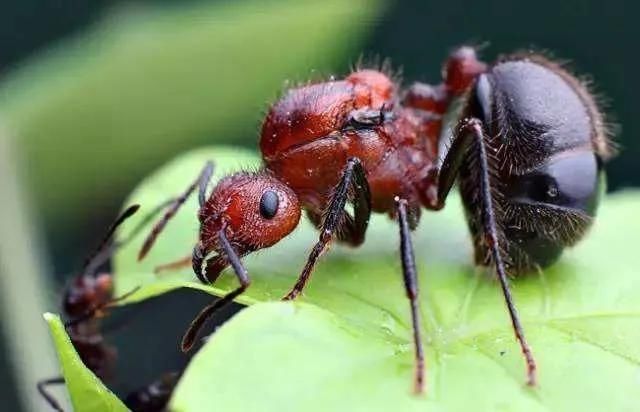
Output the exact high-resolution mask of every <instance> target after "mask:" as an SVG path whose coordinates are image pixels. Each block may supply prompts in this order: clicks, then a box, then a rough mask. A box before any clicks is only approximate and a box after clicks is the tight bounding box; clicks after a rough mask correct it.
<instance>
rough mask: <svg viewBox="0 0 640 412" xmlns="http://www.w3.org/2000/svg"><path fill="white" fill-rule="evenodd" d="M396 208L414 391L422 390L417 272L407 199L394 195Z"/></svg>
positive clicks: (422, 354)
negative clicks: (412, 347)
mask: <svg viewBox="0 0 640 412" xmlns="http://www.w3.org/2000/svg"><path fill="white" fill-rule="evenodd" d="M395 201H396V210H397V213H398V223H399V225H400V256H401V258H402V275H403V279H404V287H405V290H406V292H407V297H408V298H409V302H410V304H411V325H412V326H413V343H414V345H415V357H416V369H415V377H414V381H413V384H414V385H413V389H414V392H415V393H422V392H423V391H424V351H423V349H422V340H421V338H420V309H419V307H418V274H417V271H416V262H415V258H414V255H413V243H412V242H411V230H410V227H411V224H410V216H409V211H408V208H407V201H406V200H405V199H400V198H398V197H396V199H395Z"/></svg>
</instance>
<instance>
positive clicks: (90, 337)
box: [37, 200, 173, 411]
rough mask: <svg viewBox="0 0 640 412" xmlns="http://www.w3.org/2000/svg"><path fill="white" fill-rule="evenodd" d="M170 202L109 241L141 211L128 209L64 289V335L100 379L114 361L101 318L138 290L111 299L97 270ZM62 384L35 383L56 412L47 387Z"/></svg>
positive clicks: (107, 278)
mask: <svg viewBox="0 0 640 412" xmlns="http://www.w3.org/2000/svg"><path fill="white" fill-rule="evenodd" d="M172 202H173V200H170V201H168V202H166V203H163V204H162V205H160V206H158V207H157V208H156V209H154V210H153V211H151V212H150V213H149V214H148V215H147V216H146V217H145V218H144V219H142V221H141V223H140V224H138V226H137V227H136V228H135V229H134V230H133V231H132V232H131V234H130V235H129V236H128V237H127V239H125V240H124V241H122V242H111V238H112V236H113V234H114V233H115V231H116V229H117V228H118V227H119V226H120V225H121V224H122V223H124V221H126V220H127V219H128V218H130V217H131V216H133V215H134V214H135V213H136V212H137V211H138V209H139V208H140V206H139V205H133V206H130V207H128V208H127V209H126V210H125V211H124V212H123V213H122V214H121V215H120V216H119V217H118V218H117V219H116V220H115V222H113V224H112V225H111V226H110V227H109V229H108V230H107V233H106V234H105V236H104V238H103V239H102V242H101V243H100V245H99V246H98V248H97V249H96V250H95V251H94V252H93V254H91V255H90V256H89V257H88V258H87V259H86V261H85V264H84V266H83V269H82V270H81V272H80V274H79V275H78V276H76V277H75V278H73V279H72V281H71V283H70V284H69V286H67V288H66V289H65V292H64V295H63V299H62V311H63V313H64V316H65V318H66V322H65V328H66V330H67V334H68V335H69V339H70V340H71V343H72V345H73V347H74V348H75V350H76V352H77V353H78V356H79V357H80V359H81V360H82V362H83V363H84V365H85V366H86V367H87V368H88V369H89V370H91V371H92V372H93V373H94V374H95V375H96V376H97V377H98V378H99V379H100V380H108V379H109V378H110V377H111V375H112V373H113V370H112V369H113V364H114V363H115V360H116V349H115V348H114V347H113V346H112V345H109V344H108V343H107V342H106V340H105V338H104V335H103V333H102V330H101V326H102V318H103V317H104V316H105V315H106V310H108V308H109V307H111V306H113V305H114V304H115V303H117V302H118V301H121V300H124V299H125V298H127V297H129V296H131V295H132V294H133V293H134V292H136V291H137V289H138V288H135V289H133V290H131V291H130V292H128V293H126V294H124V295H122V296H119V297H117V298H114V297H113V276H112V275H111V274H110V273H106V272H98V269H99V268H100V267H101V266H102V265H104V264H105V263H106V261H107V260H108V259H109V258H110V257H111V255H112V254H113V253H114V252H115V250H116V249H117V248H118V247H120V246H122V245H124V244H126V243H127V242H128V241H129V240H131V239H132V238H133V237H135V235H136V234H137V233H139V232H140V230H141V229H142V228H144V226H145V225H146V224H147V223H148V222H149V221H150V220H151V219H153V218H154V217H155V216H157V215H158V213H159V212H161V211H162V210H163V209H164V208H166V207H167V205H169V204H171V203H172ZM64 383H65V380H64V378H63V377H62V376H58V377H54V378H50V379H45V380H42V381H39V382H38V384H37V388H38V391H39V392H40V394H41V395H42V396H43V397H44V398H45V400H46V401H47V403H49V405H51V407H52V408H53V409H55V410H56V411H63V409H62V407H61V406H60V404H59V403H58V402H57V401H56V400H55V398H54V397H53V396H52V395H51V394H50V393H49V392H48V391H47V389H46V388H47V386H50V385H61V384H64Z"/></svg>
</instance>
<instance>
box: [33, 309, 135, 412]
mask: <svg viewBox="0 0 640 412" xmlns="http://www.w3.org/2000/svg"><path fill="white" fill-rule="evenodd" d="M44 319H45V320H46V321H47V323H48V324H49V330H50V331H51V337H52V338H53V342H54V344H55V346H56V351H57V352H58V359H59V360H60V365H61V366H62V375H63V376H64V379H65V381H66V387H67V390H68V391H69V395H70V397H71V403H72V404H73V409H74V411H75V412H93V411H112V412H117V411H124V412H126V411H128V410H129V409H128V408H127V407H126V406H124V404H123V403H122V402H121V401H120V399H118V397H117V396H116V395H114V394H113V393H112V392H111V391H110V390H109V389H107V387H105V386H104V385H103V384H102V382H101V381H100V379H98V377H96V375H94V374H93V372H91V371H90V370H89V369H87V368H86V367H85V366H84V364H83V363H82V361H81V360H80V357H79V356H78V354H77V353H76V350H75V348H74V347H73V345H72V344H71V340H70V339H69V336H68V335H67V331H66V330H65V327H64V325H63V324H62V321H61V320H60V317H59V316H58V315H54V314H52V313H45V314H44Z"/></svg>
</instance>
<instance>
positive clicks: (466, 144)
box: [438, 118, 536, 386]
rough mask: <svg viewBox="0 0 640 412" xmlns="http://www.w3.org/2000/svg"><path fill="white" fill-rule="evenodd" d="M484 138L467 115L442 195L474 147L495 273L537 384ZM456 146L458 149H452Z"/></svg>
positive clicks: (477, 124) (442, 183) (448, 163)
mask: <svg viewBox="0 0 640 412" xmlns="http://www.w3.org/2000/svg"><path fill="white" fill-rule="evenodd" d="M472 143H475V144H473V145H472ZM485 145H486V142H485V141H484V132H483V129H482V121H480V120H478V119H475V118H471V119H466V120H465V121H464V123H463V125H462V126H461V127H460V129H459V131H458V133H457V136H456V138H455V140H454V142H453V145H452V147H451V149H450V150H449V153H448V154H447V157H446V158H445V161H444V164H443V169H442V172H441V175H440V177H439V190H438V191H439V192H440V191H441V192H442V194H439V198H441V199H444V196H446V193H448V191H449V189H450V188H451V185H453V181H454V180H455V175H457V172H458V169H459V167H460V164H461V163H462V159H464V157H465V156H466V154H468V150H470V149H475V151H476V153H475V155H476V156H477V161H478V168H479V172H480V199H481V202H482V214H483V219H482V220H483V222H482V223H483V226H484V236H485V242H486V244H487V245H488V247H489V250H490V251H491V257H492V260H493V263H494V265H495V268H496V273H497V276H498V280H499V282H500V286H501V288H502V293H503V295H504V300H505V303H506V305H507V309H508V311H509V316H510V317H511V324H512V326H513V330H514V332H515V335H516V339H517V340H518V342H519V343H520V347H521V349H522V354H523V355H524V358H525V360H526V362H527V384H528V385H530V386H534V385H535V384H536V362H535V360H534V358H533V354H532V353H531V348H530V346H529V343H528V342H527V340H526V338H525V336H524V330H523V328H522V324H521V323H520V318H519V316H518V312H517V310H516V307H515V304H514V302H513V297H512V295H511V290H510V289H509V281H508V278H507V272H506V269H505V265H504V261H503V259H502V253H501V250H500V244H499V236H498V225H497V223H496V218H495V208H494V205H493V202H494V199H493V195H492V194H491V179H490V172H489V165H488V162H487V149H486V146H485ZM453 150H455V152H452V151H453Z"/></svg>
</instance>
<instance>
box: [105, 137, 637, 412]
mask: <svg viewBox="0 0 640 412" xmlns="http://www.w3.org/2000/svg"><path fill="white" fill-rule="evenodd" d="M206 159H213V160H214V161H216V163H217V164H218V165H219V170H218V171H217V172H216V175H217V176H218V177H220V176H221V175H222V174H224V173H225V172H226V171H229V170H239V168H240V166H245V167H247V166H248V167H253V165H255V164H257V163H258V159H257V158H256V157H251V156H250V155H248V154H246V153H241V154H238V153H235V154H234V153H233V152H232V151H230V149H226V148H210V149H205V150H201V151H197V152H193V153H190V154H186V155H184V156H181V157H179V158H178V159H177V160H175V161H174V162H172V163H170V164H169V165H168V166H166V167H165V168H163V169H161V170H160V171H159V172H158V173H156V174H155V175H153V176H151V177H150V178H149V179H147V180H146V181H145V182H143V184H142V185H141V186H140V187H139V188H138V189H137V190H136V191H135V192H134V193H133V194H132V196H131V198H130V202H140V203H142V204H143V205H145V206H148V207H152V206H153V205H155V204H157V203H159V202H160V201H162V200H164V199H166V198H167V197H168V196H172V195H175V194H177V193H180V192H181V191H182V190H183V189H184V188H185V187H186V185H187V184H188V183H189V182H191V181H192V180H193V179H194V177H195V176H196V175H197V173H198V172H199V170H200V168H201V167H202V165H203V163H204V161H205V160H206ZM251 159H253V162H251V161H250V160H251ZM639 207H640V195H638V194H637V193H632V192H629V193H622V194H617V195H614V196H609V197H608V198H605V199H604V204H603V207H602V209H601V211H600V213H599V217H598V219H597V222H596V224H595V227H594V228H593V230H592V233H591V234H590V236H588V238H587V239H586V240H585V241H583V242H582V243H580V244H579V246H577V247H576V248H574V249H572V250H569V251H568V252H566V253H565V256H564V257H563V259H562V260H561V262H560V263H559V264H557V265H555V266H554V267H552V268H550V269H547V270H545V271H544V273H534V274H531V275H529V276H525V277H521V278H518V279H515V280H514V281H513V290H514V295H515V301H516V304H517V307H518V309H519V311H520V313H521V317H522V320H523V323H524V326H525V329H526V332H527V336H528V338H529V340H530V342H531V344H532V346H533V350H534V354H535V356H536V359H537V360H538V363H539V374H540V375H539V380H540V386H539V388H536V389H529V388H526V387H525V386H524V381H525V367H524V362H523V359H522V357H521V354H520V351H519V347H518V345H517V344H516V342H515V340H514V338H513V332H512V330H511V327H510V322H509V318H508V315H507V312H506V310H505V307H504V302H503V298H502V295H501V293H500V290H499V287H498V285H497V283H496V282H495V281H494V279H493V277H492V276H490V275H488V274H487V273H485V272H482V271H474V269H473V268H472V266H471V262H472V259H471V253H470V247H469V240H468V234H467V230H466V226H465V223H464V218H463V216H462V213H461V206H460V204H459V200H458V199H457V198H456V197H452V198H451V199H450V201H449V203H448V205H447V207H446V208H445V210H444V211H442V212H439V213H425V214H424V216H423V219H422V222H421V225H420V227H419V228H418V229H417V231H416V232H415V234H414V241H415V245H416V255H417V260H418V265H419V271H420V286H421V297H420V302H421V305H422V317H423V328H424V336H425V344H426V355H427V356H426V357H427V364H428V395H427V396H425V397H424V398H415V397H413V396H411V395H410V387H411V378H412V369H413V352H412V345H411V330H410V326H409V319H410V318H409V307H408V302H407V299H406V298H405V293H404V290H403V287H402V280H401V275H400V265H399V261H398V257H397V247H398V240H397V228H396V227H395V226H394V224H393V223H392V222H390V221H389V220H388V219H387V218H386V217H384V216H376V217H375V218H374V219H373V220H372V222H371V231H370V232H369V234H368V239H367V242H366V243H365V245H364V246H363V247H361V248H358V249H355V250H350V249H346V248H342V247H335V248H334V249H333V250H332V251H331V252H330V253H328V255H327V256H326V257H325V258H323V260H322V261H321V262H320V264H319V265H318V268H317V270H316V272H315V273H314V275H313V278H312V279H311V282H310V284H309V286H308V288H307V290H306V294H305V296H304V297H302V298H301V299H300V301H302V302H305V303H307V304H306V305H301V304H298V303H296V304H291V303H278V304H274V303H270V304H258V305H256V306H254V307H252V308H250V309H247V310H246V311H245V312H244V313H242V314H240V315H239V316H237V317H236V318H234V319H232V320H231V321H229V322H228V323H227V324H225V325H224V326H223V327H222V328H221V329H220V330H219V332H218V333H216V334H215V335H214V336H213V337H212V338H211V340H210V341H209V343H208V344H207V345H206V347H205V349H204V350H203V351H202V353H201V354H199V355H198V356H197V357H196V359H195V360H194V361H193V362H192V364H191V366H190V367H189V368H188V370H187V372H186V375H185V376H184V380H183V382H182V383H181V384H180V387H179V389H178V391H177V393H176V395H175V398H174V400H173V405H174V406H175V407H176V408H177V410H181V411H182V410H183V411H201V410H202V411H204V410H207V408H208V407H209V406H210V405H209V404H207V403H204V400H205V399H211V402H215V405H216V407H219V408H221V409H224V410H225V411H232V410H276V409H277V410H282V409H283V408H284V409H287V408H289V409H292V410H318V411H325V410H337V409H341V410H367V411H372V410H380V411H383V410H454V411H455V410H469V409H472V410H479V411H484V410H486V411H494V410H513V411H539V410H559V411H565V410H582V411H602V410H638V409H639V408H640V397H638V396H637V394H638V393H640V346H639V345H638V342H640V316H639V315H640V276H638V269H637V268H638V267H639V266H640V254H638V253H637V244H638V240H639V239H638V234H639V233H640V219H637V217H636V214H637V211H638V210H639ZM196 210H197V207H196V200H195V196H194V199H191V200H190V202H189V203H188V205H187V206H186V207H185V210H182V211H181V212H180V213H179V214H178V215H177V216H176V218H175V219H174V220H173V221H171V223H170V224H169V225H168V227H167V231H166V233H164V234H163V235H162V236H161V237H160V239H159V241H158V243H157V245H156V247H155V248H154V249H153V250H152V252H151V253H150V255H149V257H148V260H147V261H144V262H143V263H141V264H139V263H137V262H136V260H135V255H136V253H137V250H138V249H139V247H140V243H141V241H142V239H139V240H138V241H137V242H134V243H133V244H132V245H130V247H128V248H125V249H124V250H122V251H121V253H119V254H118V256H117V259H116V272H117V275H116V276H117V277H116V282H117V288H118V290H119V293H123V292H125V291H127V290H130V289H131V288H132V287H134V286H136V285H139V284H142V285H144V286H143V289H142V290H141V291H140V292H139V293H140V294H139V295H137V298H143V297H147V296H150V295H153V294H157V293H161V292H164V291H166V290H167V289H170V288H173V287H178V286H189V287H195V288H198V289H203V290H207V291H209V292H211V293H215V294H220V293H224V292H228V291H229V290H231V288H234V287H235V285H236V281H235V279H234V277H233V275H232V274H231V273H228V272H227V273H226V274H225V275H223V276H222V278H221V279H220V280H219V282H217V283H216V287H215V288H209V287H207V286H203V285H200V284H198V283H197V282H196V281H195V278H194V276H193V274H192V273H191V271H190V269H188V268H186V269H184V270H181V271H177V272H174V273H168V274H162V275H154V274H153V273H152V268H153V267H154V266H156V265H158V264H162V263H166V262H168V261H172V260H174V259H176V258H180V257H182V256H183V255H186V254H188V253H189V252H190V250H191V248H192V246H193V244H194V242H195V241H196V238H197V221H196V217H195V214H196ZM142 214H143V213H141V215H142ZM140 217H141V216H138V217H137V218H140ZM133 225H135V222H131V227H133ZM125 230H126V228H125ZM316 237H317V234H316V233H314V231H313V230H312V229H311V227H310V225H309V224H308V223H307V222H303V224H302V227H301V228H300V229H299V230H298V231H296V232H295V234H294V235H293V236H291V237H290V238H288V239H286V240H284V241H283V242H281V243H280V244H278V245H276V246H274V247H273V248H271V249H269V250H266V251H263V252H262V253H257V254H255V255H253V256H250V257H249V258H247V259H246V262H247V266H248V268H249V270H250V273H251V276H252V279H253V283H252V286H251V288H250V289H249V290H248V291H247V292H246V293H245V294H244V295H243V297H242V299H240V301H241V302H243V303H255V302H263V301H268V300H276V299H278V298H279V297H281V296H282V295H283V294H284V293H285V292H286V291H287V290H288V289H289V287H291V285H293V283H294V281H295V279H296V277H297V275H298V273H299V271H300V269H301V268H302V266H303V264H304V261H305V259H306V255H307V253H308V251H309V249H310V248H311V246H312V242H313V241H314V239H315V238H316ZM161 289H162V290H161ZM135 298H136V296H134V299H135Z"/></svg>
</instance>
